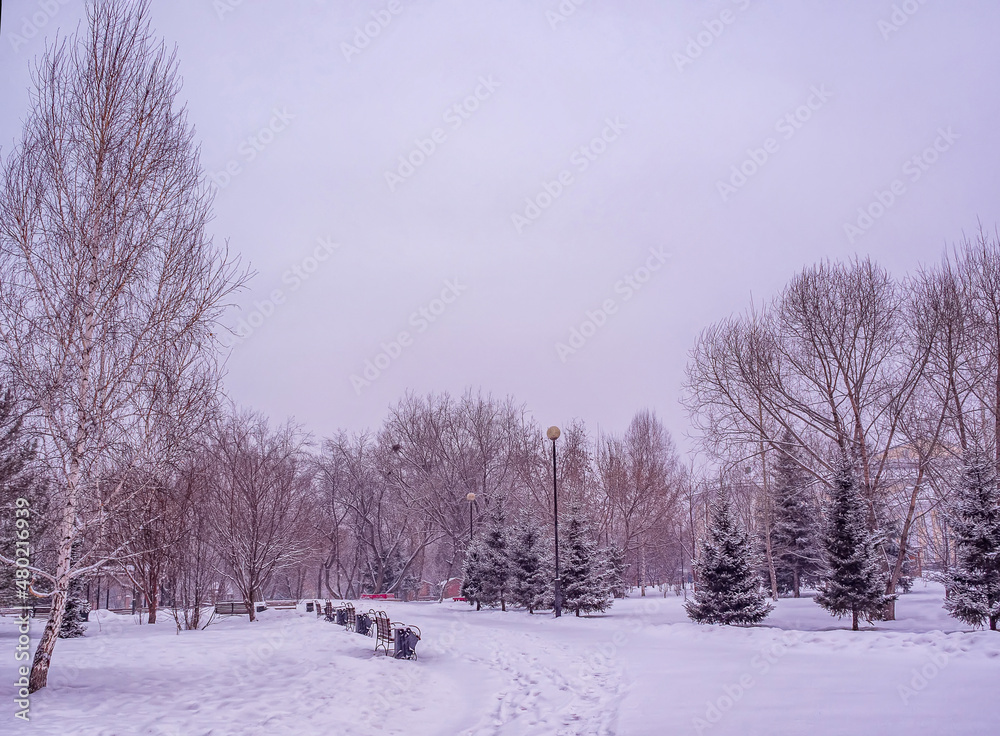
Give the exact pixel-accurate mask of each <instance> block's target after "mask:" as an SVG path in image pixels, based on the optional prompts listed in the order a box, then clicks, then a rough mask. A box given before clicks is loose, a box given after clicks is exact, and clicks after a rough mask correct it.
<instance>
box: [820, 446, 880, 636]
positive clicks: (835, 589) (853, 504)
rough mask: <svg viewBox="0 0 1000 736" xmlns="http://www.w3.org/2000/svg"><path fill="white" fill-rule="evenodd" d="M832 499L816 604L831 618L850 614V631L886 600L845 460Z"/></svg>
mask: <svg viewBox="0 0 1000 736" xmlns="http://www.w3.org/2000/svg"><path fill="white" fill-rule="evenodd" d="M832 495H833V499H832V503H831V505H830V509H829V511H828V518H827V524H826V533H825V535H824V540H823V546H824V552H825V562H826V565H825V568H826V569H825V570H824V571H823V574H822V577H821V581H820V586H819V589H820V592H819V595H817V596H816V602H817V603H818V604H819V605H821V606H822V607H823V608H825V609H827V610H828V611H829V612H830V613H832V614H833V615H834V616H843V615H845V614H848V613H849V614H851V621H852V624H851V628H852V629H853V630H854V631H857V630H858V617H859V616H862V615H863V616H864V617H865V618H866V619H867V620H869V621H873V620H876V619H878V618H879V617H880V616H881V615H882V611H883V610H884V609H885V606H886V603H887V602H888V600H889V597H888V596H886V595H885V585H886V580H885V574H884V573H883V572H882V566H881V564H880V561H879V559H878V555H877V554H876V548H875V536H874V534H872V532H870V531H869V530H868V525H867V523H866V521H865V505H864V499H862V497H861V492H860V491H859V490H858V487H857V483H856V482H855V480H854V472H853V470H852V468H851V465H850V463H849V461H848V460H847V459H846V458H844V459H843V460H842V461H841V463H840V467H839V468H838V469H837V475H836V477H835V478H834V483H833V491H832Z"/></svg>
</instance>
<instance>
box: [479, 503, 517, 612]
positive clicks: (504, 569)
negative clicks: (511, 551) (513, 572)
mask: <svg viewBox="0 0 1000 736" xmlns="http://www.w3.org/2000/svg"><path fill="white" fill-rule="evenodd" d="M483 552H484V554H483V568H482V578H481V582H480V594H479V602H480V603H482V604H483V605H485V606H495V605H496V604H497V603H499V604H500V610H502V611H506V610H507V595H508V593H509V591H510V559H509V557H508V550H507V529H506V519H505V518H504V514H503V511H502V510H501V509H500V508H499V507H497V508H496V509H495V510H494V511H493V513H492V514H490V516H489V526H488V527H487V528H486V532H485V534H483Z"/></svg>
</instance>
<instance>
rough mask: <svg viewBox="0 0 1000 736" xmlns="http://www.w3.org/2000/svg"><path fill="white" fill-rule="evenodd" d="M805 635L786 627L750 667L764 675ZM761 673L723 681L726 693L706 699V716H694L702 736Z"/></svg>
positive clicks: (731, 707)
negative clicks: (778, 638)
mask: <svg viewBox="0 0 1000 736" xmlns="http://www.w3.org/2000/svg"><path fill="white" fill-rule="evenodd" d="M801 639H802V632H801V631H786V632H785V633H784V634H782V636H781V639H780V640H779V641H776V642H774V643H772V644H770V645H768V646H766V647H763V648H762V649H761V650H760V652H759V653H758V654H756V655H754V657H753V658H752V659H751V660H750V668H751V669H752V670H753V671H754V672H756V673H757V677H763V676H764V675H766V674H767V673H768V672H770V671H771V668H772V667H773V666H774V665H776V664H777V663H778V662H779V661H780V660H781V658H782V657H784V656H785V655H786V654H788V651H789V650H790V649H791V648H792V647H793V646H795V644H797V643H798V642H799V641H800V640H801ZM757 677H754V675H752V674H750V673H749V672H744V673H743V674H742V675H740V676H739V678H738V679H737V680H736V681H735V682H732V683H729V684H726V685H723V687H722V695H720V696H719V697H717V698H715V699H714V700H709V701H707V702H706V703H705V713H704V717H697V716H696V717H694V718H692V719H691V725H692V726H694V731H695V733H696V734H699V736H700V734H703V733H705V731H707V730H708V729H709V728H711V727H712V726H714V725H715V724H716V723H718V722H719V721H721V720H722V717H723V716H724V715H725V714H726V713H728V712H729V711H731V710H732V709H733V708H734V707H736V705H737V703H739V702H740V701H741V700H742V699H743V696H744V695H746V693H747V691H749V690H751V689H752V688H753V687H754V686H755V685H756V684H757Z"/></svg>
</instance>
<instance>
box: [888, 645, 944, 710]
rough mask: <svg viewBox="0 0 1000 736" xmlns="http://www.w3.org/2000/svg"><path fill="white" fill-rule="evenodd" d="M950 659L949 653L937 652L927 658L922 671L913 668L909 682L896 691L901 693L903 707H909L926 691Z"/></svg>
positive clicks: (921, 668)
mask: <svg viewBox="0 0 1000 736" xmlns="http://www.w3.org/2000/svg"><path fill="white" fill-rule="evenodd" d="M948 658H949V655H948V652H945V651H940V652H936V653H935V654H932V655H930V657H928V658H927V662H926V663H925V664H924V665H923V666H922V667H920V669H917V668H916V667H914V668H913V670H912V671H911V673H910V675H911V676H910V680H909V682H907V683H905V684H903V685H900V686H899V687H897V688H896V691H897V692H898V693H899V699H900V700H902V701H903V705H909V704H910V700H912V699H913V698H914V697H916V695H917V694H918V693H920V692H921V691H923V690H924V689H926V687H927V686H928V685H929V684H930V683H931V680H933V679H934V678H935V677H937V676H938V675H939V674H940V673H941V670H943V669H944V668H945V666H946V665H947V664H948Z"/></svg>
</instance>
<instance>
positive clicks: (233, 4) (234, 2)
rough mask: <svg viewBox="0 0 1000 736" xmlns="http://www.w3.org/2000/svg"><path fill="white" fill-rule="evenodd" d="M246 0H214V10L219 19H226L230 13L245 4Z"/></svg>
mask: <svg viewBox="0 0 1000 736" xmlns="http://www.w3.org/2000/svg"><path fill="white" fill-rule="evenodd" d="M243 2H244V0H212V10H214V11H215V15H216V16H217V17H218V19H219V20H225V19H226V16H227V15H229V14H230V13H234V12H236V8H238V7H240V6H241V5H242V4H243Z"/></svg>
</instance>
